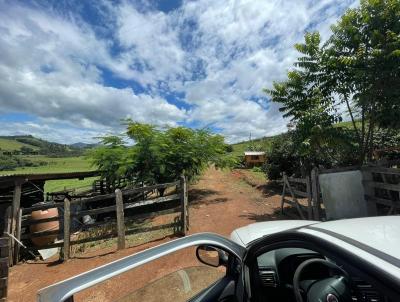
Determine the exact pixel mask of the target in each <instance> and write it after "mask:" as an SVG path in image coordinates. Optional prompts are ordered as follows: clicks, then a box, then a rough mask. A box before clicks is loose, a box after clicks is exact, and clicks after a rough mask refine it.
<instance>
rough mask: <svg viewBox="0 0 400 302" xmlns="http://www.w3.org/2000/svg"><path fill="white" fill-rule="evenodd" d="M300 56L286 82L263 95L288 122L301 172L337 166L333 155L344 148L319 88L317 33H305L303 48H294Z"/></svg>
mask: <svg viewBox="0 0 400 302" xmlns="http://www.w3.org/2000/svg"><path fill="white" fill-rule="evenodd" d="M295 47H296V49H297V50H298V51H299V52H300V54H301V55H302V56H301V57H299V58H298V60H297V62H296V64H295V66H296V67H297V69H294V70H291V71H289V72H288V77H287V80H286V81H284V82H280V83H274V84H273V89H265V90H264V91H265V92H266V93H267V94H269V95H270V96H271V99H272V101H273V102H277V103H279V104H281V107H280V109H279V110H280V111H281V112H284V115H283V116H284V117H288V118H290V121H291V126H292V127H295V130H294V131H292V136H291V138H292V140H293V142H294V144H295V145H296V147H297V151H298V152H297V153H298V156H299V159H300V161H301V165H302V166H303V167H304V168H305V170H306V171H307V170H310V169H311V167H312V166H315V165H318V164H321V162H326V160H325V159H326V158H330V159H331V160H330V162H338V161H340V159H338V158H336V157H337V155H338V153H337V152H335V149H337V147H338V146H341V145H346V144H348V143H347V142H346V141H345V140H344V139H343V136H342V131H341V130H342V129H341V128H338V127H335V126H334V124H335V123H337V122H340V121H341V120H342V119H341V116H340V114H338V112H337V110H336V108H335V106H334V101H333V98H332V97H331V95H330V94H326V93H324V91H323V88H322V87H321V86H320V81H319V77H320V76H321V69H320V66H321V65H320V62H321V53H322V50H321V48H320V36H319V34H318V33H307V34H306V35H305V43H304V44H296V46H295Z"/></svg>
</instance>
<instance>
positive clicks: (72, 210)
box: [14, 176, 189, 263]
mask: <svg viewBox="0 0 400 302" xmlns="http://www.w3.org/2000/svg"><path fill="white" fill-rule="evenodd" d="M173 187H175V188H176V193H174V192H173V194H170V195H166V196H159V197H155V198H150V199H145V200H137V197H138V196H139V195H138V194H140V196H139V197H142V196H147V195H146V194H142V193H146V192H154V190H158V189H166V188H173ZM132 197H135V198H136V200H134V199H132ZM101 202H102V203H101ZM98 203H101V206H100V205H98ZM110 203H114V204H110ZM89 204H90V205H91V206H92V207H93V208H92V209H80V207H82V206H86V205H89ZM97 206H98V207H97ZM51 208H58V209H59V217H51V218H44V219H40V220H32V219H31V218H30V214H31V213H32V212H33V211H36V210H46V209H51ZM132 209H135V212H137V211H139V213H132V212H131V211H130V212H129V214H128V215H127V212H126V211H127V210H132ZM105 213H109V214H111V217H110V218H111V219H109V220H107V221H98V222H95V223H93V224H87V225H84V224H82V223H80V227H79V229H80V230H81V231H89V230H91V229H95V228H99V227H106V226H107V227H111V229H113V230H115V231H110V232H108V233H107V234H103V235H100V236H91V237H88V238H82V239H78V240H76V239H75V240H72V238H71V232H72V225H73V223H74V222H76V221H79V218H81V217H83V216H86V215H91V216H93V215H99V214H105ZM172 213H180V216H179V217H180V219H178V220H175V221H174V222H173V223H168V224H164V225H157V226H150V227H148V226H145V227H143V226H139V227H134V228H130V229H128V228H127V225H126V223H127V222H137V221H143V220H144V219H151V218H154V217H156V216H158V215H166V214H172ZM17 217H18V215H17ZM113 217H115V218H113ZM20 218H21V219H20V224H19V226H20V227H19V229H21V228H25V229H26V230H27V231H26V232H25V233H23V234H22V235H21V234H20V235H19V236H20V237H19V238H18V239H22V240H25V241H28V240H29V239H31V238H40V237H45V236H49V235H58V238H60V239H62V240H60V241H59V242H55V243H51V244H48V245H46V246H34V245H32V244H31V245H28V243H27V245H28V248H30V249H46V248H52V247H62V256H63V259H65V260H67V259H69V258H70V250H71V246H73V245H76V244H81V243H85V242H91V241H96V240H101V239H110V238H115V237H117V238H118V240H117V243H118V249H123V248H125V236H126V235H128V234H137V233H142V232H149V231H153V230H160V229H163V228H174V231H177V230H180V232H181V233H182V234H184V235H185V234H186V232H187V230H188V228H189V213H188V197H187V182H186V178H185V177H183V176H182V177H181V179H180V180H179V181H176V182H171V183H165V184H157V185H151V186H147V187H146V186H144V187H139V188H132V189H126V190H120V189H117V190H116V191H115V192H114V193H109V194H104V195H98V196H94V197H89V198H86V199H79V200H74V199H72V198H65V199H64V202H56V203H51V204H43V205H35V206H32V207H30V208H24V209H21V210H20ZM50 221H60V223H61V224H63V228H62V230H50V231H43V232H39V233H30V232H29V227H30V226H31V225H34V224H39V223H44V222H50ZM16 225H18V222H16ZM16 229H17V231H18V227H17V228H16ZM14 257H16V258H15V259H14V263H16V262H17V261H18V254H16V256H14Z"/></svg>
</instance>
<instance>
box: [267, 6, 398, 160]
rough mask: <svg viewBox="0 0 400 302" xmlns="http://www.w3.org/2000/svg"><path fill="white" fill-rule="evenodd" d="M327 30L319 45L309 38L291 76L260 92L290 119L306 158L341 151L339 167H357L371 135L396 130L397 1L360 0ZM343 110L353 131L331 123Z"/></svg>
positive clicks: (368, 150)
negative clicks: (329, 33)
mask: <svg viewBox="0 0 400 302" xmlns="http://www.w3.org/2000/svg"><path fill="white" fill-rule="evenodd" d="M332 32H333V33H332V36H331V37H330V38H329V40H328V41H327V43H325V45H322V46H320V42H321V41H320V40H321V39H320V35H319V34H318V33H307V34H306V35H305V42H304V43H303V44H296V46H295V47H296V49H297V50H298V51H299V53H300V57H299V58H298V59H297V61H296V63H295V69H293V70H292V71H290V72H289V73H288V79H287V80H286V81H284V82H281V83H274V85H273V89H271V90H265V92H267V93H268V94H269V95H270V96H271V98H272V101H274V102H279V103H280V104H282V107H281V108H280V110H281V111H283V112H285V114H284V116H285V117H290V118H291V122H292V123H293V125H294V126H295V127H296V133H297V135H296V136H297V140H298V143H299V149H300V150H302V153H303V154H304V155H311V156H312V157H313V156H314V155H315V154H316V153H318V154H319V153H321V152H325V155H327V156H332V154H330V153H332V151H334V150H332V148H331V147H332V146H333V147H334V146H340V147H341V148H342V149H343V150H342V151H343V152H344V153H343V154H339V153H336V152H334V153H336V155H340V157H342V159H340V160H339V162H340V161H342V160H344V158H345V162H354V163H358V164H362V163H364V162H365V161H367V160H371V157H372V151H373V149H374V147H375V145H374V141H376V140H375V138H374V136H375V132H376V131H380V129H381V128H391V129H399V128H400V119H399V118H398V116H399V115H400V68H399V66H400V1H399V0H362V1H361V5H360V7H359V8H355V9H349V10H348V11H347V12H346V13H345V14H344V15H343V16H342V18H341V19H340V20H339V22H338V23H337V24H336V25H335V26H332ZM342 105H345V108H346V113H347V114H346V115H348V117H349V118H350V119H351V121H352V128H353V133H349V131H348V130H347V129H345V128H343V127H342V128H340V127H338V126H335V124H336V123H337V122H339V121H341V120H342V114H341V112H338V108H340V107H342ZM349 139H352V140H351V141H349ZM346 140H347V141H346ZM354 148H356V149H357V150H356V152H355V154H357V158H356V159H351V158H349V154H350V153H351V152H350V151H351V150H354ZM349 152H350V153H349ZM343 156H344V157H343ZM335 161H336V162H338V160H337V158H336V159H335V158H332V162H335Z"/></svg>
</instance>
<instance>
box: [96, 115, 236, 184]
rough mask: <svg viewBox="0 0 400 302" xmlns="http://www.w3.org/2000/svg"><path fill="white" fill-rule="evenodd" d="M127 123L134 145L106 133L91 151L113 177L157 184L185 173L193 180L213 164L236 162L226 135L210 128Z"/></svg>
mask: <svg viewBox="0 0 400 302" xmlns="http://www.w3.org/2000/svg"><path fill="white" fill-rule="evenodd" d="M126 126H127V132H126V133H127V136H128V138H130V139H132V140H133V145H131V146H127V145H126V144H124V143H123V141H122V140H121V139H120V138H119V137H115V136H111V137H106V138H103V141H102V146H101V147H99V148H97V149H95V150H94V151H92V152H91V153H90V154H89V156H90V157H91V159H92V163H93V164H94V165H95V166H97V167H98V168H99V170H101V171H103V174H102V176H103V177H107V178H109V179H110V180H113V179H114V180H115V179H117V178H118V177H126V178H128V179H129V180H131V181H134V182H136V183H138V184H139V183H146V184H155V183H165V182H170V181H175V180H177V179H179V177H180V176H181V175H182V174H185V175H186V176H187V177H188V178H189V180H191V179H193V178H195V177H196V176H198V175H199V174H200V173H201V172H202V171H203V170H204V169H205V168H206V167H207V166H208V165H209V164H214V165H215V166H216V167H225V166H229V165H231V164H232V163H233V159H232V157H231V156H226V150H227V145H226V144H225V143H224V138H223V137H222V136H221V135H216V134H212V133H211V132H210V131H208V130H206V129H200V130H196V129H189V128H186V127H169V128H166V129H158V128H157V127H155V126H154V125H150V124H142V123H136V122H132V121H127V122H126Z"/></svg>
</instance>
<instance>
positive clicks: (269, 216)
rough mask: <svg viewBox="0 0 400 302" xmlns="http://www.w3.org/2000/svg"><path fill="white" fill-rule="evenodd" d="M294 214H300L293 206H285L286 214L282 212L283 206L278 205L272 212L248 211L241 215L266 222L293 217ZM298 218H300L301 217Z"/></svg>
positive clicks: (255, 220)
mask: <svg viewBox="0 0 400 302" xmlns="http://www.w3.org/2000/svg"><path fill="white" fill-rule="evenodd" d="M288 212H289V213H288ZM286 213H288V214H289V215H291V216H289V215H286ZM293 215H296V216H298V215H297V212H296V209H294V208H293V207H285V212H284V214H282V213H281V208H280V207H277V208H275V209H274V210H273V212H272V213H246V214H242V215H240V217H244V218H247V219H249V220H253V221H254V222H264V221H272V220H285V219H293ZM298 219H300V217H299V218H298Z"/></svg>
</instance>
